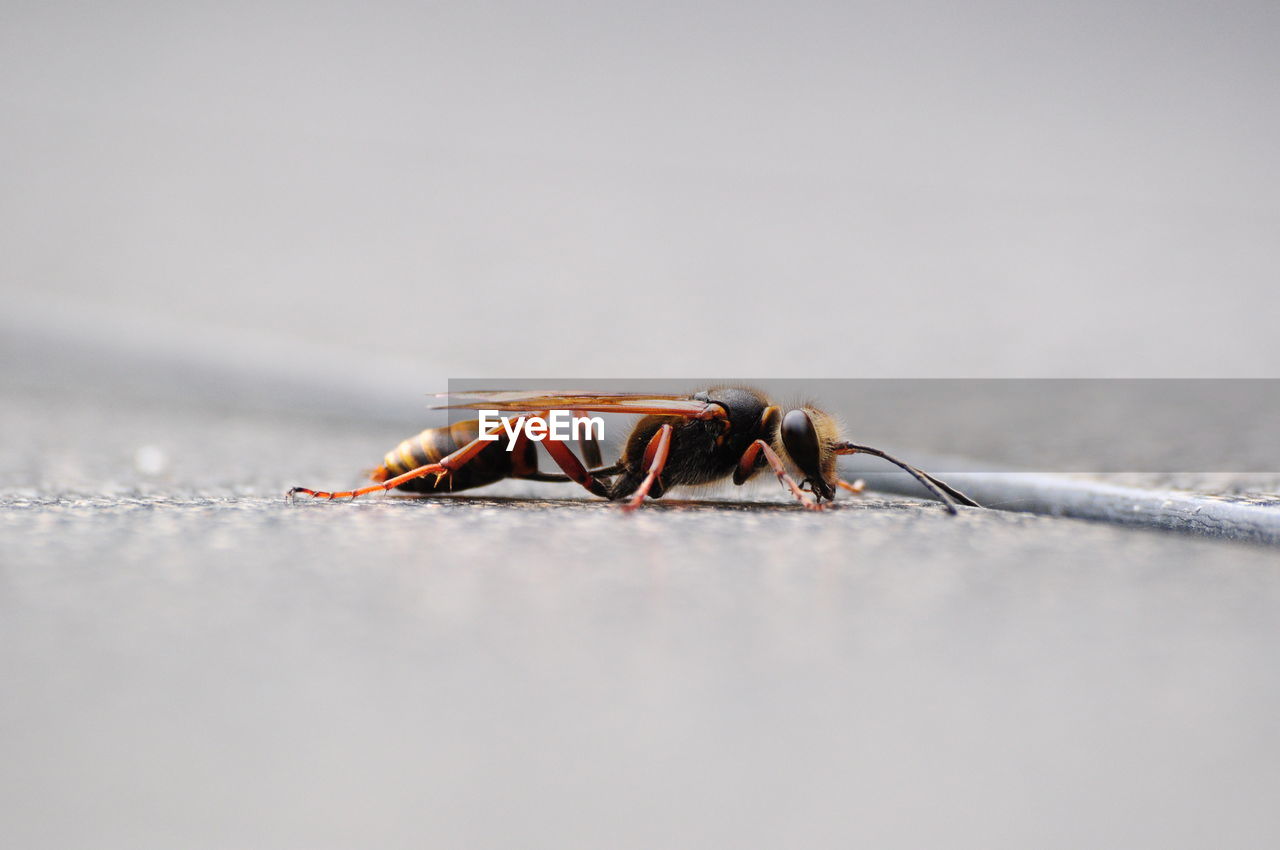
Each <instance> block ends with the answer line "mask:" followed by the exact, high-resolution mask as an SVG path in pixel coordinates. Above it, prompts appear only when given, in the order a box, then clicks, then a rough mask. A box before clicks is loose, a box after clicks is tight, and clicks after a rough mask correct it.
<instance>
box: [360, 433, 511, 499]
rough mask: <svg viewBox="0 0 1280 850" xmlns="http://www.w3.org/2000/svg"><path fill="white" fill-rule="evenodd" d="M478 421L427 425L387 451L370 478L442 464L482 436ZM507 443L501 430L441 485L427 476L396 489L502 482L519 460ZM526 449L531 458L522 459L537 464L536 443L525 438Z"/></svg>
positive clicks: (442, 489) (430, 489) (416, 490)
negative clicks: (449, 456)
mask: <svg viewBox="0 0 1280 850" xmlns="http://www.w3.org/2000/svg"><path fill="white" fill-rule="evenodd" d="M479 424H480V423H479V420H476V419H468V420H467V421H465V422H456V423H454V424H453V425H450V426H448V427H446V428H428V429H427V430H425V431H423V432H422V433H421V434H418V435H417V436H414V437H410V438H409V439H407V440H405V441H404V442H403V443H401V444H400V445H398V446H396V447H395V448H394V449H392V450H391V451H389V452H387V454H386V457H384V458H383V459H382V466H380V467H378V468H377V469H375V470H374V471H373V472H372V474H371V475H370V477H371V478H372V479H373V480H374V481H386V480H387V479H390V478H394V477H395V476H397V475H401V474H403V473H406V472H408V471H409V470H411V469H417V468H418V467H420V466H426V465H427V464H430V463H439V462H440V459H441V458H443V457H445V456H446V455H449V454H452V453H453V452H455V451H457V450H458V449H460V448H462V447H463V446H465V445H466V444H467V443H470V442H471V441H472V440H474V439H476V438H477V437H479V436H480V428H479ZM508 442H509V441H508V439H507V435H506V434H505V433H502V432H500V433H499V435H498V439H497V440H495V441H493V442H492V443H489V444H487V445H486V446H485V447H484V448H483V449H481V450H480V453H479V454H477V455H476V456H475V457H474V458H472V459H471V461H470V462H469V463H467V464H466V465H465V466H463V467H462V468H461V469H459V470H457V471H456V472H454V473H453V474H452V475H451V476H449V477H448V478H445V479H442V480H441V481H440V484H439V486H436V476H435V475H425V476H423V477H421V478H414V479H412V480H410V481H406V482H404V483H403V484H401V485H399V487H397V488H396V489H398V490H405V491H408V492H410V493H438V492H439V493H448V492H452V491H458V490H469V489H471V488H472V487H483V486H484V485H486V484H493V483H494V482H495V481H501V480H502V479H504V478H507V477H509V476H510V475H511V473H512V469H513V468H514V467H513V464H514V462H515V461H516V460H517V458H516V457H515V452H509V451H507V443H508ZM525 451H526V452H527V455H528V457H526V458H521V459H519V460H526V461H528V462H529V463H531V464H536V461H535V460H534V447H533V444H532V443H529V442H528V441H526V442H525Z"/></svg>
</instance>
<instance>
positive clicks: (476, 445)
mask: <svg viewBox="0 0 1280 850" xmlns="http://www.w3.org/2000/svg"><path fill="white" fill-rule="evenodd" d="M520 418H521V420H523V419H524V417H523V416H522V417H520ZM502 429H503V426H502V425H497V426H495V427H494V428H492V429H490V430H489V432H488V435H483V436H480V437H477V438H476V439H474V440H472V441H471V442H469V443H467V444H466V445H465V446H463V447H462V448H460V449H458V450H457V451H456V452H453V453H452V454H448V455H445V456H444V457H442V458H440V460H439V462H438V463H428V464H425V465H423V466H419V467H418V468H416V469H411V470H409V471H408V472H406V473H404V474H403V475H397V476H396V477H395V478H388V479H387V480H386V481H383V482H381V483H379V484H374V485H373V486H371V487H361V488H360V489H359V490H340V491H337V492H333V493H331V492H329V491H327V490H310V489H308V488H306V487H294V488H293V489H291V490H290V491H289V492H288V493H286V494H285V498H286V499H289V500H290V501H292V500H293V497H294V496H295V495H296V494H298V493H302V494H304V495H307V496H311V497H312V498H315V499H329V500H333V499H354V498H356V497H357V496H363V495H365V494H367V493H376V492H378V491H379V490H391V489H393V488H395V487H399V486H400V485H401V484H403V483H405V482H406V481H412V480H413V479H415V478H423V477H425V476H427V475H435V476H436V480H437V481H438V480H440V479H441V478H443V477H445V476H446V475H448V474H449V473H451V472H455V471H457V470H459V469H461V468H462V467H463V466H465V465H466V464H467V463H469V462H470V461H471V460H473V459H474V458H475V456H476V455H478V454H480V452H481V451H482V450H483V449H484V448H485V447H486V446H488V445H489V443H490V442H491V441H489V440H485V439H484V436H492V435H494V434H498V433H500V432H501V431H502Z"/></svg>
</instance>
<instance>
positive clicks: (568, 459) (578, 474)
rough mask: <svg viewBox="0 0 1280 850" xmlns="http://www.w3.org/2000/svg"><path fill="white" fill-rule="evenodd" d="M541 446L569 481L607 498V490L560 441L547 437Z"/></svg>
mask: <svg viewBox="0 0 1280 850" xmlns="http://www.w3.org/2000/svg"><path fill="white" fill-rule="evenodd" d="M542 445H543V446H544V447H545V448H546V450H547V454H549V455H551V459H552V460H554V461H555V462H556V465H557V466H559V467H560V468H561V469H563V470H564V472H565V475H567V476H568V477H569V480H570V481H576V482H578V483H579V484H581V485H582V486H583V487H585V488H586V489H587V490H589V491H590V492H591V493H593V494H595V495H597V496H600V497H601V498H604V499H607V498H609V488H608V487H606V486H605V485H604V483H603V482H601V481H597V480H596V478H595V477H594V476H592V474H591V473H590V472H588V471H587V469H586V467H584V466H583V465H582V462H581V461H580V460H578V458H577V456H576V455H575V454H574V453H573V452H572V451H571V450H570V449H569V447H568V446H567V445H566V444H565V443H564V442H563V441H562V440H553V439H551V438H549V437H548V438H547V439H546V440H545V441H544V442H543V444H542Z"/></svg>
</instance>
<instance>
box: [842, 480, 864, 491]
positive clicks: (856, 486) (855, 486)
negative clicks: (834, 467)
mask: <svg viewBox="0 0 1280 850" xmlns="http://www.w3.org/2000/svg"><path fill="white" fill-rule="evenodd" d="M836 484H838V485H840V486H841V487H843V488H844V489H846V490H848V491H849V492H850V493H861V492H862V491H863V490H865V489H867V482H865V481H863V480H862V479H861V478H859V479H858V480H857V481H855V482H853V483H852V484H850V483H849V482H848V481H845V480H844V479H843V478H838V479H836Z"/></svg>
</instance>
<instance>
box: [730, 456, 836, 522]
mask: <svg viewBox="0 0 1280 850" xmlns="http://www.w3.org/2000/svg"><path fill="white" fill-rule="evenodd" d="M761 453H763V454H764V459H765V460H767V461H768V462H769V466H771V467H773V472H774V474H775V475H777V476H778V480H779V481H781V482H782V486H784V487H786V488H787V489H788V490H790V491H791V495H793V496H795V497H796V498H797V499H799V500H800V504H802V505H804V506H805V507H806V508H808V509H809V510H811V511H820V510H822V505H820V504H818V503H817V502H815V501H814V500H813V499H810V498H809V496H808V494H806V493H805V492H804V491H803V490H801V489H800V488H799V487H798V486H797V485H796V482H795V479H793V478H792V477H791V476H790V475H788V474H787V468H786V467H785V466H783V465H782V459H781V458H779V457H778V455H777V453H775V452H774V450H773V449H772V448H770V447H769V444H768V443H766V442H765V441H764V440H756V441H755V442H754V443H752V444H751V445H750V446H748V447H747V450H746V451H745V452H743V453H742V458H741V459H740V460H739V461H738V474H737V475H735V476H734V481H735V482H738V483H741V482H742V481H745V480H747V478H749V477H750V475H751V473H752V472H754V471H755V468H756V458H757V457H758V456H759V455H760V454H761Z"/></svg>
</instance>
